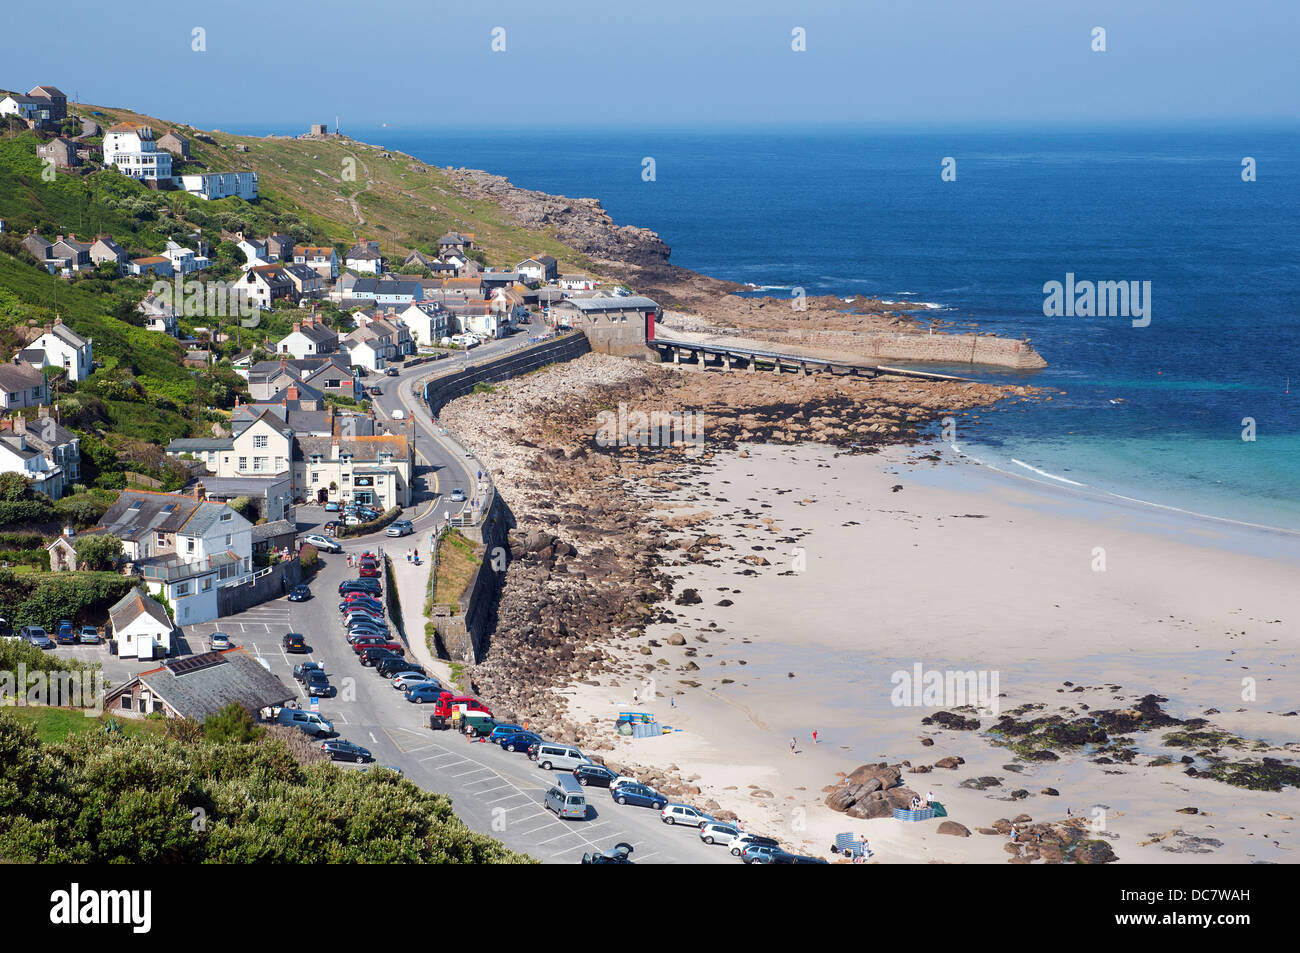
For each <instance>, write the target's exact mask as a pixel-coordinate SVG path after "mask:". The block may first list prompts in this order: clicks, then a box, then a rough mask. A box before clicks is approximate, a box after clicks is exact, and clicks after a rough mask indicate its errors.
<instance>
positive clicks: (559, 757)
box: [533, 741, 591, 784]
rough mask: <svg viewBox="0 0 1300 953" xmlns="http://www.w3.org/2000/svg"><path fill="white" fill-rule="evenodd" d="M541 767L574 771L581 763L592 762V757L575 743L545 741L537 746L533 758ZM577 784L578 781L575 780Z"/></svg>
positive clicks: (547, 769)
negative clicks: (574, 744) (575, 745)
mask: <svg viewBox="0 0 1300 953" xmlns="http://www.w3.org/2000/svg"><path fill="white" fill-rule="evenodd" d="M533 760H534V761H536V762H537V766H538V767H539V768H543V769H544V770H546V771H550V770H551V769H552V768H558V769H559V770H561V771H572V770H573V769H574V768H576V767H577V766H578V765H580V764H591V759H590V758H588V757H587V756H586V755H585V754H583V753H582V752H581V751H579V750H578V749H577V748H575V747H573V745H566V744H560V743H559V742H557V741H543V742H542V743H541V744H539V745H538V746H537V755H536V756H535V757H534V758H533ZM574 783H575V784H576V783H577V781H576V780H575V781H574Z"/></svg>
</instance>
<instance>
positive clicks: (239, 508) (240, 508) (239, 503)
mask: <svg viewBox="0 0 1300 953" xmlns="http://www.w3.org/2000/svg"><path fill="white" fill-rule="evenodd" d="M226 505H227V506H229V507H230V508H231V509H232V510H234V511H235V512H236V513H238V514H239V515H240V516H243V517H245V518H247V516H248V510H249V508H250V507H251V506H252V505H253V501H252V499H251V498H250V497H247V496H237V497H235V498H234V499H233V500H230V501H229V502H227V503H226Z"/></svg>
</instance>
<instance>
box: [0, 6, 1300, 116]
mask: <svg viewBox="0 0 1300 953" xmlns="http://www.w3.org/2000/svg"><path fill="white" fill-rule="evenodd" d="M186 6H187V5H184V4H173V5H170V6H165V7H160V8H158V9H157V10H152V11H149V12H148V13H141V14H140V15H135V13H133V12H131V11H129V10H128V9H127V8H124V7H122V6H121V5H120V4H107V3H103V2H101V0H94V2H88V0H64V2H63V3H60V4H57V5H55V6H54V7H50V8H48V9H47V5H44V4H36V3H25V4H13V5H10V6H9V7H8V8H7V9H6V13H5V17H6V25H7V27H11V28H12V29H7V30H6V32H7V33H9V36H10V37H20V36H24V35H39V34H41V33H44V32H45V31H46V30H48V29H51V28H55V29H57V34H58V38H57V42H51V43H22V44H16V43H12V42H9V41H8V40H6V41H5V42H4V44H3V46H4V47H5V50H4V56H3V57H0V87H4V88H9V89H14V90H18V91H22V92H25V91H26V90H28V89H30V88H31V87H32V86H35V85H38V84H49V85H56V86H58V87H59V88H61V89H62V90H63V91H64V92H65V93H67V94H68V96H69V97H70V98H75V99H78V100H79V101H82V102H90V103H94V104H97V105H108V106H122V107H126V108H130V109H134V110H137V111H139V112H143V113H146V114H149V115H153V116H157V117H159V118H163V119H169V120H173V121H180V122H188V123H191V124H192V125H195V126H198V127H201V128H219V129H227V130H230V131H245V130H248V131H253V130H258V131H271V130H272V128H274V129H275V131H283V132H298V131H302V130H303V129H305V127H306V126H307V124H309V123H312V122H327V123H329V124H330V125H331V126H332V125H333V123H334V120H335V117H336V116H337V117H338V118H339V121H340V123H341V125H342V127H343V128H344V131H346V129H347V127H348V125H349V123H352V124H354V125H357V126H362V125H364V126H375V125H379V124H382V123H387V124H388V125H390V126H393V127H431V126H437V125H443V126H456V127H480V128H488V127H510V126H526V125H544V124H545V125H548V124H557V123H558V124H562V125H572V126H586V127H593V126H596V127H599V126H621V127H634V126H638V125H647V126H665V125H681V126H697V125H702V126H710V127H722V126H749V125H755V124H767V125H777V126H781V125H789V126H806V125H809V124H819V125H826V124H852V125H871V124H919V125H927V124H933V125H951V124H958V123H1044V122H1051V123H1059V124H1095V123H1109V122H1125V123H1132V122H1187V121H1224V120H1281V121H1293V120H1295V119H1297V118H1298V117H1300V96H1297V90H1300V65H1297V63H1298V62H1300V58H1297V56H1296V53H1295V50H1296V46H1297V39H1298V38H1300V36H1298V35H1300V26H1298V25H1297V24H1300V15H1298V13H1297V5H1296V0H1220V2H1211V0H1119V2H1114V0H1099V2H1077V0H859V2H843V0H840V2H837V0H799V2H789V0H787V2H776V0H748V2H738V0H554V2H551V3H537V2H525V0H461V2H459V3H448V2H444V0H406V2H395V0H366V2H357V0H313V2H311V3H307V4H303V3H296V2H294V3H283V4H280V3H268V2H265V0H261V2H254V0H223V2H221V3H217V4H204V5H196V7H195V9H194V10H192V11H187V10H185V7H186ZM137 12H138V11H137ZM52 16H53V18H54V19H53V21H52V20H51V17H52ZM498 28H499V30H502V31H504V33H500V32H497V33H495V34H494V31H497V30H498ZM1096 28H1101V29H1103V30H1104V31H1105V36H1104V42H1105V51H1104V52H1101V51H1096V50H1094V49H1093V47H1094V45H1096V43H1097V40H1096V39H1095V37H1094V31H1095V29H1096ZM796 29H801V30H802V31H803V36H804V38H805V40H804V45H805V49H803V50H801V51H796V50H795V49H793V48H792V45H793V44H794V43H795V38H794V35H793V31H795V30H796ZM196 31H202V32H201V33H196ZM494 37H495V42H496V45H497V46H498V47H500V46H502V45H503V46H504V49H502V50H494V49H493V44H494ZM196 47H202V48H201V49H198V48H196Z"/></svg>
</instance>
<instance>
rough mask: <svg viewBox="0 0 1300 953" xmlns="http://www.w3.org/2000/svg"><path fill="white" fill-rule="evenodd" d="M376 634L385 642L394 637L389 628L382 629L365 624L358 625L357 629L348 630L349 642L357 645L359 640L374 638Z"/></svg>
mask: <svg viewBox="0 0 1300 953" xmlns="http://www.w3.org/2000/svg"><path fill="white" fill-rule="evenodd" d="M376 636H378V637H379V638H380V639H382V640H383V641H385V642H389V641H391V640H392V638H393V634H392V633H391V632H389V631H388V630H387V629H381V628H378V627H376V626H369V625H364V626H358V627H357V628H355V629H349V630H348V644H349V645H356V644H357V643H358V642H364V641H366V640H367V639H372V640H373V639H374V638H375V637H376Z"/></svg>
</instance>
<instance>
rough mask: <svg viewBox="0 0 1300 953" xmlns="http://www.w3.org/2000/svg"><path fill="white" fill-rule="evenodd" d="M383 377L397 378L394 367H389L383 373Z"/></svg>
mask: <svg viewBox="0 0 1300 953" xmlns="http://www.w3.org/2000/svg"><path fill="white" fill-rule="evenodd" d="M384 376H385V377H396V376H397V368H395V367H390V368H388V369H387V370H385V371H384Z"/></svg>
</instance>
